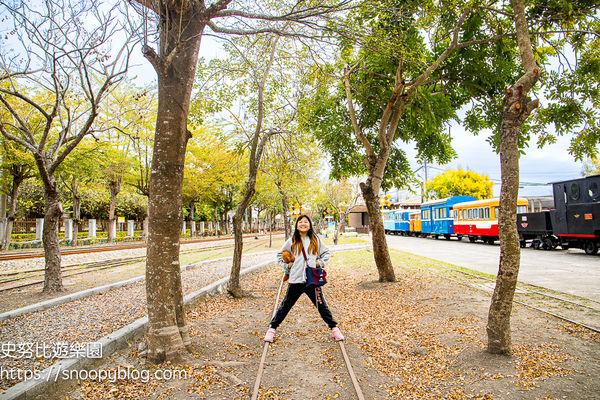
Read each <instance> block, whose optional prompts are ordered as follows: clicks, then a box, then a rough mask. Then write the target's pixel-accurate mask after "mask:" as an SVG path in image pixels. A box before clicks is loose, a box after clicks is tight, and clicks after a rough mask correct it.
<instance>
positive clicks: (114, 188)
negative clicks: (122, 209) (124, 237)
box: [107, 178, 121, 243]
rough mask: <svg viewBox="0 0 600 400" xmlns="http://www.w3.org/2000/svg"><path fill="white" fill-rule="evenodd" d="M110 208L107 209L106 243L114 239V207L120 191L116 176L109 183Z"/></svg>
mask: <svg viewBox="0 0 600 400" xmlns="http://www.w3.org/2000/svg"><path fill="white" fill-rule="evenodd" d="M109 187H110V208H109V209H108V240H107V241H108V243H113V242H115V241H116V238H117V232H116V226H115V209H116V208H117V195H118V194H119V192H120V191H121V179H120V178H116V179H114V180H112V181H111V182H110V183H109Z"/></svg>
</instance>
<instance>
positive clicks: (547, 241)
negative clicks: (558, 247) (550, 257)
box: [542, 238, 554, 250]
mask: <svg viewBox="0 0 600 400" xmlns="http://www.w3.org/2000/svg"><path fill="white" fill-rule="evenodd" d="M542 248H543V249H544V250H552V249H554V243H552V239H550V238H545V239H544V244H543V245H542Z"/></svg>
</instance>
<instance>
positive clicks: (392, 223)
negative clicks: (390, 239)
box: [381, 210, 396, 233]
mask: <svg viewBox="0 0 600 400" xmlns="http://www.w3.org/2000/svg"><path fill="white" fill-rule="evenodd" d="M395 211H396V210H382V211H381V215H382V216H383V229H384V230H385V233H392V232H394V231H395V230H396V220H395V219H394V212H395Z"/></svg>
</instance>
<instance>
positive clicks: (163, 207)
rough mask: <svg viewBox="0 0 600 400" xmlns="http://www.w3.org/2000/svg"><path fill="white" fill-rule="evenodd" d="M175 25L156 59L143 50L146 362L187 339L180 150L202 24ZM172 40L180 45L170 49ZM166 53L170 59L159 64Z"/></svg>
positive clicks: (172, 355)
mask: <svg viewBox="0 0 600 400" xmlns="http://www.w3.org/2000/svg"><path fill="white" fill-rule="evenodd" d="M190 18H194V16H191V17H190ZM171 22H173V21H171ZM180 23H181V25H179V23H177V24H174V25H175V26H174V27H172V28H171V30H169V31H168V32H161V43H163V42H164V43H169V44H170V45H165V49H164V51H161V55H162V58H159V57H158V55H157V54H156V53H154V52H153V51H152V50H151V49H149V48H145V50H144V51H145V55H146V57H148V59H149V60H150V61H151V62H153V65H154V66H155V69H156V71H157V75H158V114H157V119H156V133H155V138H154V152H153V157H152V173H151V175H150V196H149V200H148V213H149V235H148V247H147V265H146V303H147V306H148V353H147V357H148V360H150V361H151V362H161V361H165V360H166V361H176V360H180V359H181V358H183V357H184V356H185V354H186V349H187V350H189V349H190V348H189V346H190V343H191V342H190V338H189V334H188V329H187V325H186V321H185V313H184V308H183V291H182V287H181V273H180V266H179V239H180V233H181V229H182V225H181V223H182V220H183V219H182V215H181V206H182V189H183V168H184V161H185V150H186V146H187V141H188V139H189V136H190V135H191V134H190V133H189V131H188V130H187V120H188V112H189V107H190V97H191V92H192V87H193V83H194V77H195V73H196V64H197V61H198V51H199V47H200V39H201V37H202V30H203V28H204V26H200V25H199V23H198V21H197V20H195V19H194V20H192V21H190V20H187V18H183V21H180ZM180 26H181V27H183V28H181V29H179V27H180ZM178 38H179V39H178ZM178 43H182V44H183V45H182V46H181V48H179V49H175V46H177V44H178ZM171 51H174V53H173V54H174V58H173V60H172V63H170V65H168V66H165V64H164V62H165V59H166V55H167V54H169V52H171Z"/></svg>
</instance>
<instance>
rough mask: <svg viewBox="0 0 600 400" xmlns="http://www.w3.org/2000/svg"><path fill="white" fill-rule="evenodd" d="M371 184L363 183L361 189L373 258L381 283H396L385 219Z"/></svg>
mask: <svg viewBox="0 0 600 400" xmlns="http://www.w3.org/2000/svg"><path fill="white" fill-rule="evenodd" d="M369 182H370V180H367V183H361V184H360V189H361V191H362V194H363V198H364V200H365V205H366V206H367V212H368V213H369V225H370V228H371V232H372V235H373V238H372V239H373V256H374V257H375V264H376V265H377V272H378V273H379V282H395V281H396V275H395V273H394V266H393V265H392V259H391V258H390V253H389V251H388V245H387V240H386V237H385V230H384V228H383V218H381V211H380V210H379V197H378V195H377V194H375V193H374V191H373V188H372V186H371V185H370V184H369Z"/></svg>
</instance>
